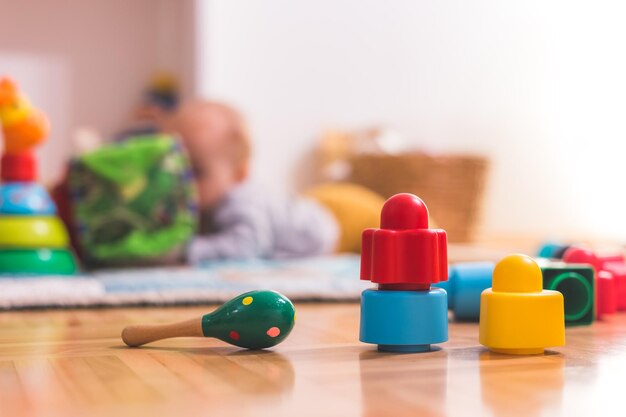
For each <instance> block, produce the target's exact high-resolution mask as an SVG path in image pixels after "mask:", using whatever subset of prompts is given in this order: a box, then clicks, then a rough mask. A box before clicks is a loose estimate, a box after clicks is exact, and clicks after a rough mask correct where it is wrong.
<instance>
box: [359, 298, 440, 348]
mask: <svg viewBox="0 0 626 417" xmlns="http://www.w3.org/2000/svg"><path fill="white" fill-rule="evenodd" d="M447 300H448V297H447V294H446V292H445V291H444V290H442V289H440V288H431V290H430V291H384V290H365V291H363V293H362V296H361V335H360V340H361V342H365V343H373V344H377V345H378V349H379V350H381V351H389V352H425V351H428V350H430V345H431V344H433V343H441V342H445V341H447V340H448V301H447Z"/></svg>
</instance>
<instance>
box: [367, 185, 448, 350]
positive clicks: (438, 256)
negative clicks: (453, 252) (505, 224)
mask: <svg viewBox="0 0 626 417" xmlns="http://www.w3.org/2000/svg"><path fill="white" fill-rule="evenodd" d="M447 248H448V246H447V238H446V232H445V231H444V230H442V229H430V228H429V227H428V210H427V208H426V205H425V204H424V202H423V201H422V200H421V199H420V198H419V197H417V196H415V195H412V194H396V195H395V196H393V197H391V198H390V199H389V200H387V202H386V203H385V205H384V206H383V209H382V212H381V220H380V229H366V230H365V231H364V232H363V238H362V251H361V279H362V280H367V281H371V282H373V283H375V284H378V288H377V289H370V290H365V291H364V292H363V294H362V296H361V336H360V339H361V341H362V342H366V343H372V344H377V345H378V349H379V350H382V351H388V352H426V351H429V350H430V345H431V344H434V343H442V342H445V341H447V340H448V302H447V295H446V292H445V291H444V290H442V289H439V288H432V287H431V284H437V283H439V282H441V281H445V280H447V279H448V256H447V253H448V249H447Z"/></svg>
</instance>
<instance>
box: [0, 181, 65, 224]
mask: <svg viewBox="0 0 626 417" xmlns="http://www.w3.org/2000/svg"><path fill="white" fill-rule="evenodd" d="M0 214H3V215H12V214H13V215H21V216H24V215H26V216H28V215H41V216H53V215H55V214H56V207H55V205H54V203H53V202H52V199H51V198H50V195H49V194H48V192H47V191H46V190H45V189H44V188H43V187H42V186H41V185H39V184H37V183H21V182H10V183H7V184H3V185H0Z"/></svg>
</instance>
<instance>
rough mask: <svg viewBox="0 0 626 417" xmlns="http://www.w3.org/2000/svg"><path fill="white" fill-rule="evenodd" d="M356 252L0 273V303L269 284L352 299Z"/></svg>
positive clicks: (187, 293)
mask: <svg viewBox="0 0 626 417" xmlns="http://www.w3.org/2000/svg"><path fill="white" fill-rule="evenodd" d="M369 286H371V284H369V283H367V282H362V281H360V280H359V257H358V256H355V255H342V256H329V257H322V258H310V259H304V260H290V261H267V260H254V261H246V262H239V261H238V262H232V261H231V262H216V263H209V264H206V265H203V266H201V267H197V268H190V267H165V268H164V267H160V268H142V269H116V270H108V271H100V272H95V273H91V274H85V275H77V276H72V277H63V276H43V277H41V276H40V277H0V309H14V308H46V307H94V306H122V305H181V304H201V303H217V302H223V301H226V300H229V299H230V298H232V297H234V296H236V295H239V294H241V293H243V292H246V291H250V290H255V289H270V290H275V291H278V292H281V293H283V294H285V295H286V296H287V297H289V298H291V299H292V300H337V301H339V300H357V299H358V298H359V295H360V293H361V291H362V290H364V289H365V288H368V287H369Z"/></svg>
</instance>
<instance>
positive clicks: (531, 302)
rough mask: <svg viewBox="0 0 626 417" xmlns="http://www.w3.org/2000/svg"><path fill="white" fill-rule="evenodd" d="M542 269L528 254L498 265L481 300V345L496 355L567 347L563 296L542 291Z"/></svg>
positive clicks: (558, 293) (520, 353) (516, 256)
mask: <svg viewBox="0 0 626 417" xmlns="http://www.w3.org/2000/svg"><path fill="white" fill-rule="evenodd" d="M542 287H543V279H542V273H541V269H540V268H539V266H538V265H537V263H536V262H535V261H534V260H533V259H532V258H530V257H528V256H526V255H509V256H506V257H505V258H504V259H502V260H501V261H500V262H498V264H497V265H496V267H495V269H494V271H493V282H492V288H488V289H486V290H485V291H483V293H482V294H481V298H480V326H479V340H480V343H481V344H482V345H484V346H486V347H488V348H489V349H490V350H491V351H493V352H497V353H506V354H512V355H533V354H541V353H543V351H544V349H545V348H546V347H550V346H563V345H564V344H565V313H564V311H565V309H564V304H563V294H561V293H560V292H558V291H550V290H543V289H542Z"/></svg>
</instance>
